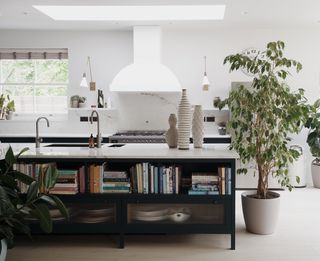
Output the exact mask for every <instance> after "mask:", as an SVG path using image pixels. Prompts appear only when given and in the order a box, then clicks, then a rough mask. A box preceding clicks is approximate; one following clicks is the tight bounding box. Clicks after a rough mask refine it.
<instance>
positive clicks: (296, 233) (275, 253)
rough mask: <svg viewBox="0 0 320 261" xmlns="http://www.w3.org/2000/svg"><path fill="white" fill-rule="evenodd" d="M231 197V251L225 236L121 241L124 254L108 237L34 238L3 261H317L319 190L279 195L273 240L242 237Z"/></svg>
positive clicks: (244, 234) (240, 219) (319, 245)
mask: <svg viewBox="0 0 320 261" xmlns="http://www.w3.org/2000/svg"><path fill="white" fill-rule="evenodd" d="M240 193H241V192H237V217H236V222H237V234H236V250H234V251H232V250H229V249H228V248H229V246H230V241H229V239H230V237H229V236H228V235H179V236H154V235H153V236H127V237H126V248H125V249H117V248H116V241H115V240H116V238H115V237H114V238H113V237H112V236H52V235H49V236H38V237H35V238H34V240H33V241H30V240H27V239H25V238H18V239H17V240H16V247H15V248H14V249H12V250H9V253H8V258H7V261H38V260H39V261H102V260H107V261H111V260H130V261H136V260H137V261H142V260H148V261H151V260H156V261H158V260H175V261H180V260H181V261H182V260H183V261H189V260H190V261H195V260H199V261H206V260H208V261H209V260H210V261H213V260H217V261H224V260H226V261H233V260H237V261H241V260H250V261H251V260H252V261H254V260H259V261H264V260H265V261H280V260H281V261H285V260H290V261H298V260H299V261H301V260H303V261H319V260H320V189H314V188H308V189H296V190H295V191H294V192H291V193H290V192H281V213H280V220H279V224H278V228H277V231H276V233H275V234H273V235H269V236H259V235H254V234H249V233H247V232H246V231H245V228H244V221H243V217H242V211H241V204H240Z"/></svg>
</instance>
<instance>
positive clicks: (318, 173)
mask: <svg viewBox="0 0 320 261" xmlns="http://www.w3.org/2000/svg"><path fill="white" fill-rule="evenodd" d="M311 173H312V181H313V186H314V187H315V188H320V164H319V162H318V161H317V160H316V159H315V160H313V161H312V165H311Z"/></svg>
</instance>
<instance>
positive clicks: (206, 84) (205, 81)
mask: <svg viewBox="0 0 320 261" xmlns="http://www.w3.org/2000/svg"><path fill="white" fill-rule="evenodd" d="M209 86H210V82H209V79H208V76H207V57H206V56H204V75H203V80H202V90H203V91H209Z"/></svg>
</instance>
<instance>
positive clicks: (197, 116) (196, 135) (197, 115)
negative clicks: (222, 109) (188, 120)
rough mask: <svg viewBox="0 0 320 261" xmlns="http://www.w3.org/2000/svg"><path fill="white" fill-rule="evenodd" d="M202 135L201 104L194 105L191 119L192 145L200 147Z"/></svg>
mask: <svg viewBox="0 0 320 261" xmlns="http://www.w3.org/2000/svg"><path fill="white" fill-rule="evenodd" d="M203 135H204V124H203V111H202V106H201V105H195V107H194V112H193V119H192V139H193V147H195V148H202V145H203Z"/></svg>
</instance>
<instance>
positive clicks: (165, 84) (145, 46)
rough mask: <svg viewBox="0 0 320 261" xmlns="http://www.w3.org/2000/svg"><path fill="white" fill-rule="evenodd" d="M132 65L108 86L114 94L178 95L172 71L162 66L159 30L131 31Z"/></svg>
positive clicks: (179, 86) (177, 84)
mask: <svg viewBox="0 0 320 261" xmlns="http://www.w3.org/2000/svg"><path fill="white" fill-rule="evenodd" d="M133 51H134V56H133V64H130V65H128V66H126V67H124V68H123V69H122V70H121V71H120V72H119V73H118V74H117V75H116V76H115V77H114V79H113V81H112V83H111V84H110V91H113V92H180V91H181V85H180V83H179V81H178V79H177V77H176V76H175V75H174V74H173V73H172V71H171V70H170V69H169V68H168V67H166V66H164V65H163V64H162V63H161V28H160V26H135V27H134V28H133Z"/></svg>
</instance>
